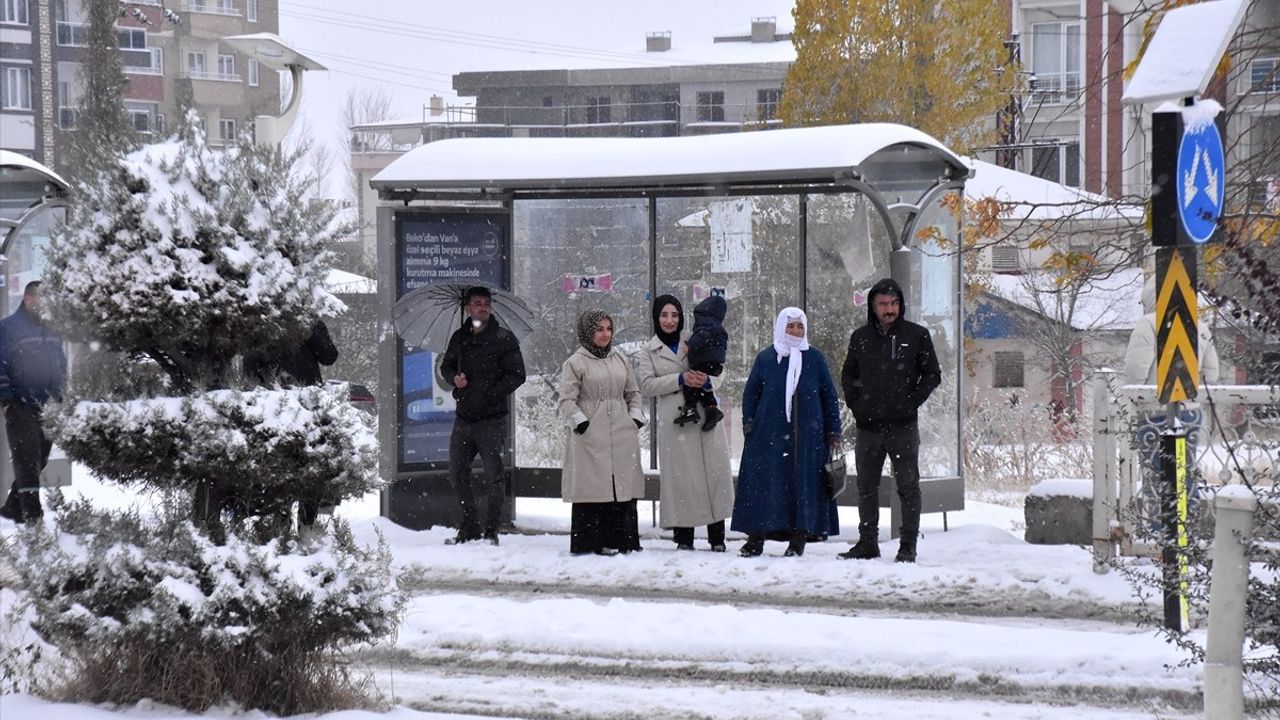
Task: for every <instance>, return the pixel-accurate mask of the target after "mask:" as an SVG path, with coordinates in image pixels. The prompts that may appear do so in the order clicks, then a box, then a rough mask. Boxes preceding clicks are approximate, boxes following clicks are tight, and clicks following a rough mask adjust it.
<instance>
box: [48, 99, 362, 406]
mask: <svg viewBox="0 0 1280 720" xmlns="http://www.w3.org/2000/svg"><path fill="white" fill-rule="evenodd" d="M188 125H189V126H190V127H189V128H188V129H187V130H186V131H185V132H186V134H185V135H184V137H182V138H181V139H178V140H173V141H170V142H166V143H162V144H158V145H149V146H146V147H143V148H141V149H139V150H137V151H134V152H132V153H130V154H128V155H126V156H124V157H123V158H120V160H119V161H118V162H117V163H116V164H115V165H114V166H111V167H109V168H108V169H107V170H105V171H103V172H102V173H100V174H99V175H98V176H97V177H95V178H92V179H91V180H90V181H88V182H85V183H82V184H80V185H78V186H77V187H76V189H75V190H76V194H75V203H74V204H73V206H72V208H71V211H70V213H69V215H68V220H67V223H66V225H65V227H64V229H63V230H62V231H61V232H60V233H59V235H58V237H57V239H56V241H55V242H53V243H50V247H49V251H48V267H47V270H46V277H45V282H46V286H45V288H44V291H45V293H46V296H47V298H48V305H49V314H50V317H51V319H52V320H53V322H54V324H55V325H56V326H57V327H59V328H60V329H61V330H63V332H64V333H66V334H67V336H68V338H69V339H73V340H86V341H87V340H94V341H97V342H98V343H100V344H101V345H102V346H104V347H105V348H107V349H111V350H120V351H124V352H127V353H134V354H142V355H147V356H150V357H151V358H152V359H154V360H155V361H156V362H158V363H160V365H161V366H162V367H164V369H165V370H166V372H168V373H170V375H171V376H172V377H173V379H174V381H175V388H176V389H177V390H178V391H179V392H187V391H189V390H190V389H193V388H199V387H216V386H219V385H223V384H224V383H225V378H226V375H227V373H228V371H229V369H230V367H231V361H232V359H233V358H234V357H235V356H236V355H237V354H239V353H241V352H243V351H244V350H246V349H261V348H263V347H272V346H281V345H284V344H288V343H289V342H291V341H294V340H301V339H302V338H304V337H306V333H307V332H308V330H309V329H310V327H311V324H312V322H313V321H314V319H315V318H316V317H317V316H331V315H334V314H336V313H338V312H341V311H342V309H343V305H342V303H341V302H340V301H338V299H337V298H335V297H334V296H333V295H332V294H330V293H329V292H328V291H327V290H326V289H325V288H324V279H325V277H326V274H327V272H328V270H329V255H330V253H329V252H328V251H327V250H325V248H326V247H327V246H328V245H329V244H330V243H331V242H333V241H334V240H335V239H337V238H338V237H339V236H340V234H341V233H342V232H344V230H345V228H344V227H343V226H342V225H341V224H340V223H337V222H336V221H335V211H334V210H333V209H331V208H329V207H327V206H326V205H324V204H321V203H313V202H310V201H309V199H308V197H307V193H308V191H309V189H310V187H311V186H312V184H313V181H312V180H309V179H306V178H304V177H302V176H300V175H299V174H298V173H296V172H293V170H292V167H293V164H294V162H295V161H296V158H295V157H294V156H291V155H286V154H282V153H281V152H280V151H279V150H275V149H267V148H261V147H257V146H254V145H248V144H242V145H236V146H235V147H232V148H227V149H225V150H215V149H213V148H210V147H209V146H208V145H207V144H206V142H205V137H204V134H203V132H202V131H201V130H200V129H199V124H198V122H189V123H188Z"/></svg>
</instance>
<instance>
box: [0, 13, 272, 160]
mask: <svg viewBox="0 0 1280 720" xmlns="http://www.w3.org/2000/svg"><path fill="white" fill-rule="evenodd" d="M91 1H92V0H0V4H2V7H3V15H0V70H2V72H0V79H3V87H2V88H0V147H3V148H4V149H6V150H12V151H14V152H18V153H21V154H23V155H27V156H28V157H32V158H34V159H35V160H38V161H40V162H42V163H45V164H47V165H54V164H56V163H57V161H58V147H57V137H58V131H59V130H69V129H71V128H74V127H75V122H76V115H77V113H78V111H79V109H80V97H81V95H82V94H83V93H82V87H83V83H82V80H81V78H80V75H81V73H80V68H81V65H82V63H83V56H84V53H85V48H86V46H87V37H88V24H87V22H86V12H85V10H86V7H87V3H88V2H91ZM121 10H122V12H121V15H120V19H119V20H118V21H117V24H116V27H117V31H118V34H119V41H120V53H121V60H122V63H123V66H124V72H125V76H126V77H127V79H128V81H129V83H128V86H127V88H126V89H125V92H124V100H125V109H126V110H127V111H128V113H129V116H130V118H131V119H132V121H133V126H134V128H135V129H136V130H138V131H139V132H140V133H142V134H143V135H144V136H152V137H156V138H159V137H163V136H164V135H165V134H166V133H168V132H171V131H172V130H173V128H174V127H176V125H175V123H176V120H177V112H178V99H179V96H180V94H181V93H182V92H184V91H185V90H184V88H183V86H184V85H186V84H189V86H190V92H191V97H192V99H193V101H194V103H193V104H194V107H195V108H196V109H197V112H198V113H199V114H200V117H201V121H202V122H203V123H204V126H205V128H206V130H207V131H208V134H209V138H210V140H211V142H212V143H213V144H215V145H216V144H222V143H226V142H229V141H230V140H232V139H233V138H234V137H235V136H236V134H237V133H238V132H241V131H244V130H246V129H249V128H251V124H252V121H253V118H254V116H256V115H259V114H274V113H276V112H277V111H278V109H279V103H280V81H279V77H278V75H277V73H276V72H275V71H273V70H268V69H267V68H266V67H265V66H261V65H259V63H258V61H257V60H255V59H253V58H247V57H245V56H243V55H241V54H239V53H237V52H235V51H233V50H232V49H230V48H229V47H227V46H225V45H224V44H223V43H221V42H220V39H221V38H223V37H226V36H230V35H239V34H248V33H260V32H269V33H276V32H278V31H279V11H278V8H277V5H276V3H266V2H263V0H190V1H186V0H184V1H183V2H181V3H175V2H173V1H172V0H165V1H164V2H162V1H161V0H130V1H129V2H126V3H123V4H122V5H121Z"/></svg>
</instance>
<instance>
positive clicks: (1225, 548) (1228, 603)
mask: <svg viewBox="0 0 1280 720" xmlns="http://www.w3.org/2000/svg"><path fill="white" fill-rule="evenodd" d="M1213 507H1214V509H1215V510H1216V511H1217V521H1216V522H1215V525H1214V541H1213V576H1212V578H1211V581H1210V585H1209V634H1208V638H1207V641H1206V647H1205V660H1204V714H1205V717H1206V718H1207V720H1236V718H1240V717H1243V716H1244V685H1243V670H1242V659H1243V654H1244V621H1245V603H1246V601H1247V592H1246V591H1247V589H1248V584H1249V560H1248V558H1246V557H1245V553H1244V550H1245V541H1246V540H1247V539H1248V538H1249V536H1250V535H1251V534H1252V533H1253V513H1254V511H1255V510H1256V509H1257V507H1258V500H1257V498H1256V497H1255V496H1254V494H1253V492H1252V491H1250V490H1249V488H1247V487H1244V486H1243V485H1228V486H1227V487H1224V488H1222V490H1221V491H1219V492H1218V496H1217V497H1216V498H1214V501H1213Z"/></svg>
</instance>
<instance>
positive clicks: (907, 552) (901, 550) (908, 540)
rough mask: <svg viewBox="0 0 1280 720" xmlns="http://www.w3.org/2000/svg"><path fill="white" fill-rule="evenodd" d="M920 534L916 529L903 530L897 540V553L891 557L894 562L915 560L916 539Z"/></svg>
mask: <svg viewBox="0 0 1280 720" xmlns="http://www.w3.org/2000/svg"><path fill="white" fill-rule="evenodd" d="M919 536H920V533H919V532H918V531H914V532H906V531H903V533H902V537H901V538H900V539H899V540H898V555H897V556H896V557H894V558H893V561H894V562H900V563H913V562H915V561H916V539H917V538H918V537H919Z"/></svg>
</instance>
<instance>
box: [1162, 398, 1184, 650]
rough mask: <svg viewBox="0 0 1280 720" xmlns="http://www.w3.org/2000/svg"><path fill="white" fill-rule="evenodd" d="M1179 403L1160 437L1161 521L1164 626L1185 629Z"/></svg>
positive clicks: (1172, 405)
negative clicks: (1170, 421) (1171, 419)
mask: <svg viewBox="0 0 1280 720" xmlns="http://www.w3.org/2000/svg"><path fill="white" fill-rule="evenodd" d="M1176 408H1177V403H1170V415H1171V416H1172V417H1173V421H1172V423H1171V425H1170V429H1169V430H1168V431H1166V432H1165V433H1164V434H1163V436H1162V437H1161V438H1160V450H1161V455H1162V458H1161V459H1162V463H1161V483H1160V491H1161V493H1160V499H1161V503H1160V505H1161V513H1160V522H1161V526H1162V530H1163V533H1162V534H1163V536H1164V547H1163V548H1162V550H1161V560H1162V561H1163V562H1162V564H1163V574H1164V626H1165V627H1166V628H1169V629H1170V630H1175V631H1178V632H1182V631H1184V630H1186V629H1188V628H1189V627H1190V625H1191V623H1190V621H1189V613H1188V607H1187V574H1188V566H1187V546H1188V544H1189V540H1188V537H1187V508H1188V493H1187V432H1186V428H1184V427H1183V426H1182V423H1180V422H1178V420H1177V409H1176Z"/></svg>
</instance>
